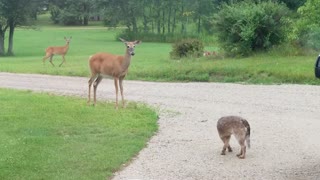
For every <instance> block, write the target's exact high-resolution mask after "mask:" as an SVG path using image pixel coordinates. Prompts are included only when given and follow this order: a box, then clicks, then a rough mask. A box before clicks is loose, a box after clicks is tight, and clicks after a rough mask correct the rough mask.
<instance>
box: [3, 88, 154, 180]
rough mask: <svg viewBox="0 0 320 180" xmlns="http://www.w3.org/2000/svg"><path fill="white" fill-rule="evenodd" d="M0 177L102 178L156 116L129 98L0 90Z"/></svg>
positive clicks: (146, 134) (150, 129)
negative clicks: (114, 100) (119, 101)
mask: <svg viewBox="0 0 320 180" xmlns="http://www.w3.org/2000/svg"><path fill="white" fill-rule="evenodd" d="M0 107H1V109H0V144H1V146H0V154H1V156H0V179H106V178H108V177H110V176H111V175H112V172H114V171H115V170H117V169H118V168H119V167H121V165H122V164H123V163H126V162H127V161H128V160H130V158H131V157H132V156H134V155H135V154H137V153H138V152H139V151H140V150H141V149H142V148H143V147H144V146H145V144H146V141H147V140H148V139H149V138H150V137H151V136H152V135H153V134H154V132H155V131H156V130H157V123H156V121H157V115H156V113H155V112H154V111H153V110H151V109H149V108H148V107H146V106H144V105H140V104H135V103H130V104H129V105H128V107H127V108H125V109H119V110H118V111H117V110H115V109H114V106H113V104H98V106H96V107H92V106H87V105H86V102H85V101H84V100H83V99H78V98H72V97H60V96H52V95H49V94H38V93H33V92H29V91H14V90H7V89H0Z"/></svg>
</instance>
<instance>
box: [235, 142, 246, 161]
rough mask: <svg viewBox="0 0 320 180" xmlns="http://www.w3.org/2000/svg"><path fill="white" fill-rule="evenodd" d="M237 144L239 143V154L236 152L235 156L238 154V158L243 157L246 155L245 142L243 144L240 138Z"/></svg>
mask: <svg viewBox="0 0 320 180" xmlns="http://www.w3.org/2000/svg"><path fill="white" fill-rule="evenodd" d="M239 144H240V146H241V151H240V153H239V154H237V156H238V158H240V159H244V158H245V156H246V146H245V144H244V140H240V141H239Z"/></svg>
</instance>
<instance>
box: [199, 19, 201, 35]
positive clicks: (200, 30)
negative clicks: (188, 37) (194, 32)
mask: <svg viewBox="0 0 320 180" xmlns="http://www.w3.org/2000/svg"><path fill="white" fill-rule="evenodd" d="M200 32H201V16H200V15H199V17H198V34H200Z"/></svg>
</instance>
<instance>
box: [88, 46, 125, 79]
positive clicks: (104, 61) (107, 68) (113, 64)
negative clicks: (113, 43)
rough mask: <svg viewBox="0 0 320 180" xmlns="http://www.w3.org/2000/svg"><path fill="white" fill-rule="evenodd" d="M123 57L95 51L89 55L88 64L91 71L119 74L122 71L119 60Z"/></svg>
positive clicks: (110, 74) (112, 74)
mask: <svg viewBox="0 0 320 180" xmlns="http://www.w3.org/2000/svg"><path fill="white" fill-rule="evenodd" d="M123 58H124V57H123V56H119V55H114V54H109V53H104V52H102V53H96V54H94V55H93V56H91V57H90V60H89V66H90V69H91V72H93V73H98V74H104V75H109V76H119V75H120V74H121V72H122V71H123V70H122V69H121V62H122V61H123Z"/></svg>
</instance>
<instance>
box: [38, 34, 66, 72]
mask: <svg viewBox="0 0 320 180" xmlns="http://www.w3.org/2000/svg"><path fill="white" fill-rule="evenodd" d="M71 39H72V37H70V38H66V37H64V40H65V41H66V45H64V46H49V47H48V48H47V49H46V55H45V56H44V57H43V64H44V63H45V60H46V59H48V58H49V57H50V63H51V64H52V66H54V64H53V63H52V57H53V56H54V55H61V56H62V59H63V61H62V63H61V64H60V65H59V67H61V65H62V64H63V63H64V62H65V61H66V59H65V58H64V56H65V55H66V54H67V52H68V49H69V43H70V41H71Z"/></svg>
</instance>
